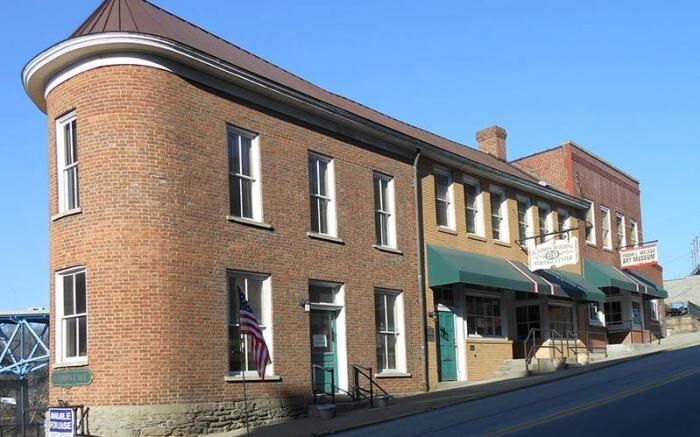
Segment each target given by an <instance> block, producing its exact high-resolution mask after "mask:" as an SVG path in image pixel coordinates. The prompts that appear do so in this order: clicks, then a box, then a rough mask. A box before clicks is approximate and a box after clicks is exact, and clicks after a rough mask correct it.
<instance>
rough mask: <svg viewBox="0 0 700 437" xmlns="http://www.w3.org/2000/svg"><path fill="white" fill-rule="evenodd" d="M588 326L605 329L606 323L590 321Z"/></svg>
mask: <svg viewBox="0 0 700 437" xmlns="http://www.w3.org/2000/svg"><path fill="white" fill-rule="evenodd" d="M588 326H598V327H600V328H605V323H603V322H601V321H600V320H588Z"/></svg>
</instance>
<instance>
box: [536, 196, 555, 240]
mask: <svg viewBox="0 0 700 437" xmlns="http://www.w3.org/2000/svg"><path fill="white" fill-rule="evenodd" d="M542 210H545V211H547V215H546V216H545V218H544V229H542V228H541V227H540V229H539V232H540V238H539V240H540V241H539V242H540V243H543V242H546V241H549V240H551V239H553V238H554V237H555V236H554V235H547V236H546V237H542V235H544V234H550V233H552V232H554V214H553V213H552V207H551V206H549V204H548V203H547V202H537V225H538V226H539V223H540V211H542ZM542 240H544V241H542Z"/></svg>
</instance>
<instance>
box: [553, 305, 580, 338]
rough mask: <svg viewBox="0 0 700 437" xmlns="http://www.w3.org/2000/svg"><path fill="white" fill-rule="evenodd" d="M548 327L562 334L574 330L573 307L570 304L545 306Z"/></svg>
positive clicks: (565, 334)
mask: <svg viewBox="0 0 700 437" xmlns="http://www.w3.org/2000/svg"><path fill="white" fill-rule="evenodd" d="M547 312H548V315H549V329H552V330H554V331H557V333H558V334H560V335H562V336H567V337H568V335H567V334H568V333H572V332H573V331H574V307H573V306H570V305H552V304H550V305H549V306H548V308H547Z"/></svg>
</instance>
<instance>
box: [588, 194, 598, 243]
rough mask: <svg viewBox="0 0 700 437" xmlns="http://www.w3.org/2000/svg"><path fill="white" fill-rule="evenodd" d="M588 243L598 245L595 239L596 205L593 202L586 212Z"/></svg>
mask: <svg viewBox="0 0 700 437" xmlns="http://www.w3.org/2000/svg"><path fill="white" fill-rule="evenodd" d="M586 243H588V244H593V245H594V244H596V239H595V204H594V203H593V202H591V206H589V207H588V211H586Z"/></svg>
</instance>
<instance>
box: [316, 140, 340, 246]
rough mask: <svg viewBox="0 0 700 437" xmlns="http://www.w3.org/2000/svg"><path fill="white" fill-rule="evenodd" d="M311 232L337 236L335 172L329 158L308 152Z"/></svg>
mask: <svg viewBox="0 0 700 437" xmlns="http://www.w3.org/2000/svg"><path fill="white" fill-rule="evenodd" d="M309 195H310V199H311V232H313V233H316V234H323V235H330V236H333V237H335V236H337V235H336V234H337V230H336V221H335V199H334V197H335V172H334V163H333V160H332V159H331V158H328V157H326V156H322V155H318V154H316V153H310V154H309Z"/></svg>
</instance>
